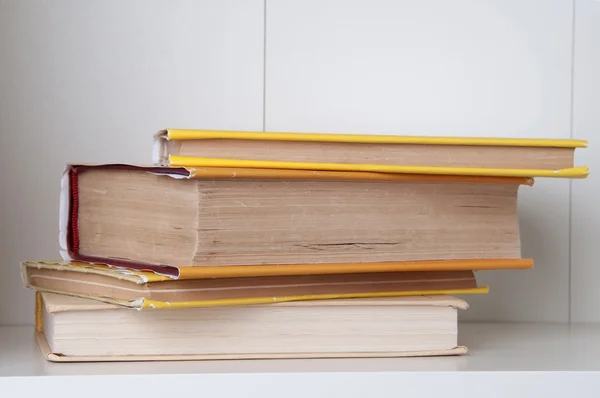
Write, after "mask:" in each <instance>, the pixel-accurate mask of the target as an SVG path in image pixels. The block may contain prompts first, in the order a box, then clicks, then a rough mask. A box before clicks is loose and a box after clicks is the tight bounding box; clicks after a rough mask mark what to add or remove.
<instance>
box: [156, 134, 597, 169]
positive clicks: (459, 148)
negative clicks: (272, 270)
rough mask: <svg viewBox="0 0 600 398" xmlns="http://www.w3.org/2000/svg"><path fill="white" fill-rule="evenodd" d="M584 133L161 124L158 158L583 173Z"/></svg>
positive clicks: (186, 162)
mask: <svg viewBox="0 0 600 398" xmlns="http://www.w3.org/2000/svg"><path fill="white" fill-rule="evenodd" d="M585 147H587V142H586V141H584V140H573V139H539V138H538V139H533V138H493V137H427V136H398V135H366V134H317V133H278V132H269V133H265V132H243V131H214V130H180V129H169V130H162V131H160V132H159V133H157V134H156V135H155V146H154V154H153V163H154V164H156V165H162V166H172V167H179V166H190V167H241V168H258V169H289V170H321V171H347V172H353V171H361V172H376V173H400V174H439V175H478V176H504V177H547V178H585V177H587V175H588V174H589V170H588V168H587V167H585V166H579V167H575V166H574V151H575V149H576V148H585Z"/></svg>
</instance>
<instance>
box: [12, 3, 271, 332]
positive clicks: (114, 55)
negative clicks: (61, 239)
mask: <svg viewBox="0 0 600 398" xmlns="http://www.w3.org/2000/svg"><path fill="white" fill-rule="evenodd" d="M263 6H264V4H263V0H252V1H248V0H226V1H223V0H212V1H192V0H187V1H186V0H175V1H118V0H109V1H76V0H69V1H64V0H63V1H56V2H50V1H26V2H20V1H1V2H0V33H1V34H0V140H1V141H0V142H1V146H0V151H1V156H0V167H1V168H2V170H3V171H2V174H1V175H0V184H1V186H2V193H1V195H0V196H1V199H0V200H1V206H0V211H1V213H0V215H1V229H0V238H1V239H0V253H1V254H2V264H0V268H1V272H2V278H1V279H0V324H22V323H31V322H32V321H33V318H32V311H33V307H32V306H33V300H32V298H33V295H32V294H31V292H30V291H26V290H25V289H24V288H23V286H22V282H21V279H20V276H19V267H18V265H19V262H20V261H23V260H26V259H54V258H58V241H57V239H58V238H57V229H58V222H57V217H58V215H57V211H58V188H59V180H60V177H61V173H62V171H63V167H64V165H65V163H66V162H92V163H94V162H127V163H149V162H150V161H151V136H152V134H154V132H155V131H156V130H157V129H160V128H166V127H174V128H177V127H180V128H209V129H210V128H212V129H250V130H262V117H263V106H262V105H263V56H264V49H263V43H264V7H263Z"/></svg>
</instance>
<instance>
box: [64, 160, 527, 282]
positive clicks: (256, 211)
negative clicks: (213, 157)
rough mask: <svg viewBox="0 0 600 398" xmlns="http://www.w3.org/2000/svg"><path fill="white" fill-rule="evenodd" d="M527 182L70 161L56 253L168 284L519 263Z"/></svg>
mask: <svg viewBox="0 0 600 398" xmlns="http://www.w3.org/2000/svg"><path fill="white" fill-rule="evenodd" d="M532 184H533V179H531V178H516V177H484V176H453V175H451V176H443V175H415V174H389V173H370V172H338V171H310V170H274V169H243V168H233V169H232V168H189V167H188V168H183V167H182V168H172V167H142V166H133V165H74V166H70V167H68V168H67V171H66V173H65V175H64V178H63V187H62V188H63V189H62V191H61V205H60V209H61V212H60V228H59V230H60V244H61V254H62V257H63V259H64V260H66V261H83V262H88V263H98V264H108V265H112V266H117V267H125V268H134V269H142V270H152V271H155V272H157V273H160V274H164V275H169V276H171V277H173V278H175V279H187V278H191V279H193V278H198V277H203V278H211V277H218V278H227V277H248V276H277V275H280V276H286V275H287V276H291V275H302V274H323V275H324V274H341V273H362V272H398V271H448V270H481V269H516V268H530V267H531V266H532V265H533V261H532V260H531V259H524V258H521V252H520V238H519V225H518V217H517V207H516V206H517V191H518V189H519V187H520V186H531V185H532ZM91 215H94V216H91Z"/></svg>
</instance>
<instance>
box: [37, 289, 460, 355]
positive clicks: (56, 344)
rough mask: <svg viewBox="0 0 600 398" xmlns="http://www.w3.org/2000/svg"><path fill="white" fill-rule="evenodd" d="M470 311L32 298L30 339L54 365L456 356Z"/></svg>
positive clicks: (345, 302)
mask: <svg viewBox="0 0 600 398" xmlns="http://www.w3.org/2000/svg"><path fill="white" fill-rule="evenodd" d="M467 308H468V304H467V303H466V302H465V301H464V300H462V299H458V298H455V297H452V296H417V297H415V296H411V297H396V298H371V299H339V300H319V301H297V302H287V303H273V304H256V305H248V306H221V307H203V308H181V309H169V310H164V309H156V310H152V311H137V310H134V309H130V308H124V307H121V306H118V305H112V304H107V303H102V302H100V301H96V300H89V299H83V298H78V297H71V296H66V295H58V294H52V293H38V294H37V300H36V329H35V330H36V332H35V335H36V339H37V341H38V343H39V346H40V348H41V350H42V352H43V354H44V356H45V358H47V359H48V360H50V361H57V362H77V361H86V362H89V361H151V360H157V361H167V360H207V359H250V358H332V357H344V358H345V357H403V356H405V357H408V356H412V357H414V356H434V355H435V356H437V355H459V354H464V353H466V352H467V348H466V347H464V346H461V345H459V343H458V321H457V318H458V317H457V312H458V310H464V309H467Z"/></svg>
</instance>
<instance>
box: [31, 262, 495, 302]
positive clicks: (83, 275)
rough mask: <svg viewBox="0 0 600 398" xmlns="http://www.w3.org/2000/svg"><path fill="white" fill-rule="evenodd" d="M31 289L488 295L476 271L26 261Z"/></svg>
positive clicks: (172, 297) (287, 296)
mask: <svg viewBox="0 0 600 398" xmlns="http://www.w3.org/2000/svg"><path fill="white" fill-rule="evenodd" d="M21 268H22V277H23V281H24V284H25V286H26V287H28V288H32V289H35V290H36V291H44V292H50V293H58V294H64V295H70V296H76V297H83V298H89V299H93V300H98V301H103V302H106V303H110V304H116V305H120V306H124V307H129V308H136V309H140V310H147V309H165V308H193V307H215V306H232V305H251V304H268V303H279V302H289V301H311V300H331V299H344V298H376V297H403V296H424V295H458V294H485V293H487V292H488V287H487V286H478V285H477V282H476V280H475V275H474V273H473V271H470V270H464V271H453V270H451V271H440V272H423V271H420V272H396V273H357V274H328V275H295V276H269V277H233V278H216V279H215V278H195V279H192V278H188V279H182V280H175V279H172V278H169V277H167V276H162V275H158V274H156V273H154V272H144V271H137V270H132V269H124V268H115V267H108V266H105V265H101V264H87V263H81V262H71V263H66V262H52V261H25V262H23V263H22V265H21Z"/></svg>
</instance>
